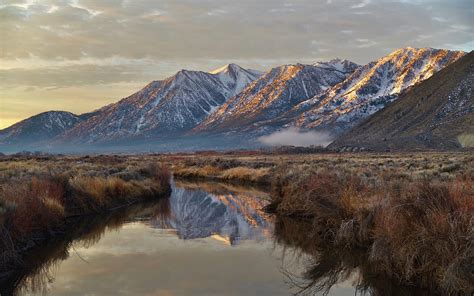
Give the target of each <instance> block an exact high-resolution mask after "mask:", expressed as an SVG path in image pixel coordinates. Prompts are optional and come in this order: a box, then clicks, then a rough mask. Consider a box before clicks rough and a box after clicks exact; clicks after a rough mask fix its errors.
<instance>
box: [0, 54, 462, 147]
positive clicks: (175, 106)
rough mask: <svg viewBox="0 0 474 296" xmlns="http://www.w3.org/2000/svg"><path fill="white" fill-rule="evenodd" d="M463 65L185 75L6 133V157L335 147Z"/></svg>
mask: <svg viewBox="0 0 474 296" xmlns="http://www.w3.org/2000/svg"><path fill="white" fill-rule="evenodd" d="M464 55H465V52H462V51H450V50H444V49H432V48H411V47H407V48H402V49H399V50H396V51H394V52H392V53H391V54H389V55H387V56H384V57H382V58H380V59H378V60H375V61H374V62H370V63H368V64H366V65H362V66H360V65H357V64H355V63H353V62H350V61H348V60H340V59H334V60H330V61H328V62H318V63H314V64H306V65H304V64H291V65H283V66H280V67H276V68H273V69H271V70H269V71H267V72H264V73H262V72H259V71H255V70H249V69H244V68H242V67H239V66H238V65H236V64H229V65H226V66H224V67H221V68H219V69H216V70H214V71H211V72H202V71H188V70H182V71H179V72H178V73H176V74H175V75H173V76H171V77H169V78H167V79H164V80H158V81H153V82H151V83H149V84H148V85H147V86H146V87H144V88H143V89H142V90H140V91H138V92H137V93H135V94H133V95H131V96H129V97H127V98H125V99H123V100H120V101H118V102H117V103H114V104H111V105H108V106H105V107H103V108H101V109H99V110H96V111H94V112H91V113H86V114H83V115H79V116H77V115H74V114H71V113H67V112H62V113H61V112H51V113H45V114H42V115H39V116H37V117H33V118H30V119H28V120H25V121H22V122H19V123H18V124H16V125H15V126H13V127H11V128H9V129H6V130H3V131H0V148H1V147H3V148H2V149H4V150H9V151H16V150H25V149H34V150H50V151H64V150H65V151H70V152H74V151H104V152H111V151H149V150H158V151H176V150H180V151H181V150H191V151H192V150H202V149H235V147H236V145H237V146H238V147H239V148H258V147H261V146H262V145H263V144H262V143H261V142H260V140H259V139H260V137H262V136H266V135H270V134H273V133H275V132H277V131H280V130H282V129H290V128H294V127H297V128H299V129H301V130H303V131H305V130H316V131H323V132H324V133H325V134H327V135H329V137H330V138H333V139H334V138H337V137H338V136H339V135H340V134H342V133H344V132H346V131H347V130H349V129H351V128H352V127H354V126H356V125H357V124H359V123H360V122H361V121H363V120H364V119H366V118H367V117H369V116H371V115H372V114H374V113H376V112H377V111H379V110H381V109H383V108H384V107H385V106H386V105H387V104H389V103H390V102H393V101H395V100H396V99H397V98H398V97H399V95H400V94H401V93H403V92H405V91H406V90H408V89H410V88H411V87H414V86H416V85H418V84H419V83H420V82H422V81H425V80H426V79H429V78H430V77H431V76H432V75H433V74H434V73H437V72H438V71H440V70H441V69H443V68H445V67H446V66H448V65H450V64H452V63H453V62H455V61H456V60H458V59H459V58H460V57H462V56H464ZM46 115H48V116H49V117H47V116H46ZM43 117H44V118H45V119H44V120H41V118H43ZM46 117H47V118H46ZM52 117H56V118H52ZM66 117H67V118H66ZM48 118H49V119H48ZM65 118H66V119H67V120H66V121H65ZM63 119H64V120H63ZM20 143H22V144H24V145H23V146H21V147H20ZM25 145H26V146H25ZM33 147H34V148H33ZM114 149H115V150H114Z"/></svg>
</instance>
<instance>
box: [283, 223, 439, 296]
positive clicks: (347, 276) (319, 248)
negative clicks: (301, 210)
mask: <svg viewBox="0 0 474 296" xmlns="http://www.w3.org/2000/svg"><path fill="white" fill-rule="evenodd" d="M274 235H275V242H276V243H278V244H280V245H282V246H285V249H284V251H283V252H284V253H289V254H291V255H292V256H290V258H293V259H291V260H294V257H304V258H305V260H304V261H305V263H304V267H303V269H304V272H303V273H301V274H294V273H292V272H291V271H288V270H285V268H284V269H283V273H284V274H285V275H286V276H287V278H288V280H289V282H290V283H291V284H292V285H293V286H294V287H295V288H296V291H297V292H296V294H298V295H320V294H323V295H327V294H329V293H330V292H331V289H332V288H333V287H334V286H335V285H337V284H338V283H341V282H346V283H348V282H350V283H351V285H352V286H353V287H354V289H355V291H354V292H353V295H374V296H379V295H380V296H382V295H384V296H385V295H387V296H390V295H393V296H395V295H397V296H398V295H401V296H403V295H406V296H408V295H413V296H415V295H417V296H418V295H426V296H428V295H434V294H433V293H432V292H430V291H426V290H423V289H419V288H416V286H402V285H399V284H398V283H397V281H396V280H394V279H391V278H389V277H388V276H386V275H383V274H382V273H381V272H380V270H378V269H377V264H374V263H373V262H370V261H369V258H368V256H369V255H368V251H367V250H365V249H360V248H357V247H352V248H344V247H335V246H333V245H328V244H327V242H325V241H324V240H321V237H320V234H319V233H317V231H316V229H315V228H314V227H313V225H312V224H311V223H310V222H309V221H307V222H302V221H296V220H294V219H291V218H284V217H276V219H275V229H274ZM291 260H290V261H291ZM283 266H288V264H283Z"/></svg>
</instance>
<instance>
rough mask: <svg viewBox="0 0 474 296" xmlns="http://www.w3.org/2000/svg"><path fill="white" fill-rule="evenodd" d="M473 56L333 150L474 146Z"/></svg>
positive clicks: (413, 91) (424, 84) (405, 97)
mask: <svg viewBox="0 0 474 296" xmlns="http://www.w3.org/2000/svg"><path fill="white" fill-rule="evenodd" d="M473 85H474V52H471V53H469V54H467V55H465V56H464V57H462V58H460V59H459V60H458V61H456V62H454V63H452V64H451V65H449V66H447V67H446V68H444V69H443V70H441V71H439V72H438V73H435V74H434V75H433V76H432V77H431V78H429V79H427V80H425V81H423V82H421V83H420V84H419V85H418V86H416V87H414V88H413V89H411V90H410V91H408V92H406V93H404V94H402V95H400V97H399V99H398V100H397V101H395V102H393V103H391V104H389V105H388V106H387V107H385V108H384V109H382V110H380V112H377V113H375V114H374V115H373V116H371V117H369V118H367V120H365V121H364V122H362V123H361V124H360V125H358V126H357V127H355V128H354V129H351V130H350V131H349V132H348V133H347V134H345V135H344V136H343V137H340V138H339V139H337V140H336V141H334V142H333V143H332V144H331V146H330V148H333V149H337V150H361V149H362V150H365V149H370V150H403V149H409V150H414V149H441V150H446V149H455V148H460V147H461V146H465V147H468V146H470V147H473V146H474V141H473V140H474V91H473Z"/></svg>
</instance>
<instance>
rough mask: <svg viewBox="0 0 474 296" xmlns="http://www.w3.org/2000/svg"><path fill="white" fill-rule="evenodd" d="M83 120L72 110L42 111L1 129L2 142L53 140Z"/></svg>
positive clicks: (18, 142) (5, 143)
mask: <svg viewBox="0 0 474 296" xmlns="http://www.w3.org/2000/svg"><path fill="white" fill-rule="evenodd" d="M82 120H83V119H82V118H81V117H80V116H77V115H75V114H72V113H70V112H64V111H49V112H44V113H40V114H38V115H35V116H32V117H30V118H27V119H25V120H22V121H20V122H18V123H16V124H14V125H12V126H10V127H8V128H6V129H3V130H0V144H1V145H19V144H28V143H34V142H37V141H47V140H51V139H53V138H54V137H56V136H58V135H60V134H62V133H63V132H64V131H66V130H69V129H71V128H72V127H74V126H75V125H77V124H78V123H79V122H81V121H82Z"/></svg>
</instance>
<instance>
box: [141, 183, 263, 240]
mask: <svg viewBox="0 0 474 296" xmlns="http://www.w3.org/2000/svg"><path fill="white" fill-rule="evenodd" d="M177 185H178V186H174V190H173V194H172V196H171V198H170V207H171V215H170V216H169V218H168V219H164V220H163V219H162V220H157V219H152V220H151V222H150V223H151V225H152V226H153V227H157V228H169V229H176V232H177V235H178V236H179V238H181V239H184V240H188V239H196V238H205V237H210V236H213V237H214V238H216V239H220V240H222V241H225V242H228V243H229V244H231V245H233V244H237V243H238V242H239V241H240V240H250V239H252V240H262V239H264V238H265V237H269V236H270V228H271V223H270V217H269V216H268V215H267V214H265V213H264V212H263V211H262V208H263V207H264V206H265V204H266V200H267V196H266V194H265V193H263V192H260V191H256V190H250V189H247V188H241V187H240V188H239V187H235V186H233V187H229V185H227V187H226V185H222V184H217V183H185V182H178V184H177Z"/></svg>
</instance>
